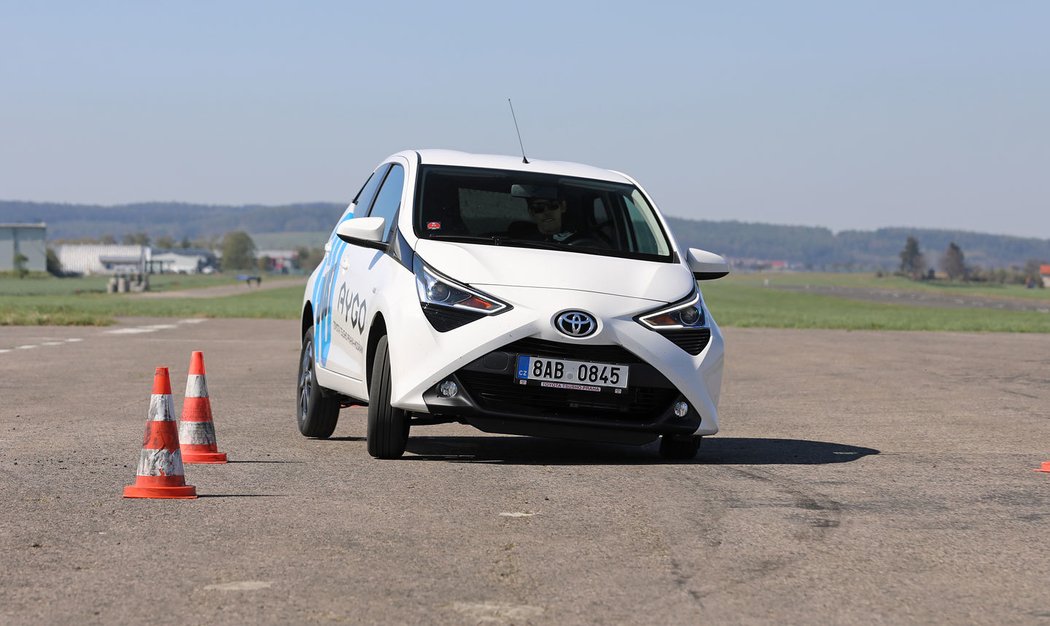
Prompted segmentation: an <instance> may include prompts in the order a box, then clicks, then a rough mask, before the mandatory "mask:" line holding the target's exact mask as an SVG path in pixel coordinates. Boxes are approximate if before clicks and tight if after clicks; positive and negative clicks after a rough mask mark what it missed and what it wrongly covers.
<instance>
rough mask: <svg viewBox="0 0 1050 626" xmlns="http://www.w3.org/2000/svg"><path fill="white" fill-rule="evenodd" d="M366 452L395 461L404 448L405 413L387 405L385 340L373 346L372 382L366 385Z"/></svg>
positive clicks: (388, 354)
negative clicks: (374, 347)
mask: <svg viewBox="0 0 1050 626" xmlns="http://www.w3.org/2000/svg"><path fill="white" fill-rule="evenodd" d="M367 438H368V453H369V454H371V455H372V456H374V457H375V458H377V459H396V458H398V457H399V456H401V455H402V454H404V453H405V446H406V445H408V412H407V411H403V410H401V409H395V408H394V407H392V406H390V353H389V351H388V350H387V340H386V337H385V336H384V337H381V338H380V339H379V343H377V344H376V354H375V360H374V361H373V362H372V380H371V383H370V384H369V386H368V433H367Z"/></svg>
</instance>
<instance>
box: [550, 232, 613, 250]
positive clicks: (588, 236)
mask: <svg viewBox="0 0 1050 626" xmlns="http://www.w3.org/2000/svg"><path fill="white" fill-rule="evenodd" d="M562 243H564V244H565V245H568V246H585V247H590V248H612V247H614V246H613V245H612V242H611V241H609V240H608V239H606V238H605V236H604V235H602V234H601V233H599V232H590V233H573V234H572V235H571V236H569V237H568V238H567V239H565V240H564V241H563V242H562Z"/></svg>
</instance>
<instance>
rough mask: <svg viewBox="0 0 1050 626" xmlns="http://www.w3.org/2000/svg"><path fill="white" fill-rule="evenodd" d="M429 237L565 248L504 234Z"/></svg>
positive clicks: (529, 246)
mask: <svg viewBox="0 0 1050 626" xmlns="http://www.w3.org/2000/svg"><path fill="white" fill-rule="evenodd" d="M427 239H434V240H439V241H458V242H462V243H484V244H491V245H493V246H504V245H507V246H517V247H520V248H540V249H542V250H564V249H565V246H564V245H560V244H557V243H551V242H548V241H534V240H532V239H515V238H514V237H506V236H504V235H430V236H429V237H427Z"/></svg>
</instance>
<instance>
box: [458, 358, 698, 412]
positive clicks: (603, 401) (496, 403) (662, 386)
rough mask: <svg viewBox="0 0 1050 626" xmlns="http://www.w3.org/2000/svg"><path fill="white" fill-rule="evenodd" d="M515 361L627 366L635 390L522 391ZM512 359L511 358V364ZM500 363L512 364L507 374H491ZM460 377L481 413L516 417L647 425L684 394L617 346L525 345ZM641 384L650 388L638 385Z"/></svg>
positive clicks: (528, 387)
mask: <svg viewBox="0 0 1050 626" xmlns="http://www.w3.org/2000/svg"><path fill="white" fill-rule="evenodd" d="M500 354H502V355H505V356H503V357H502V358H501V359H496V358H493V355H500ZM515 355H529V356H543V357H550V358H557V359H567V360H573V361H590V362H599V363H616V364H627V365H630V366H631V374H630V378H629V379H628V383H629V385H630V386H629V387H628V388H627V389H625V390H624V391H623V392H622V393H619V394H617V393H612V392H601V393H599V392H593V391H576V390H572V389H556V388H550V387H538V386H533V385H522V384H520V383H519V382H518V381H516V380H514V376H513V366H512V364H513V363H514V359H513V357H514V356H515ZM507 356H509V357H511V358H506V357H507ZM499 362H506V363H507V368H506V370H505V371H503V372H496V371H491V369H490V366H489V365H488V364H490V363H499ZM485 370H489V371H485ZM456 376H457V378H459V381H460V382H461V383H462V384H463V387H464V388H465V389H466V391H467V393H468V394H469V395H470V396H471V397H472V398H473V399H474V401H475V402H476V403H477V404H478V405H479V407H480V408H482V409H484V410H490V411H498V412H504V413H514V414H529V415H537V416H540V415H544V416H551V417H587V418H592V419H594V418H598V419H609V420H613V421H630V422H647V421H652V420H655V419H656V418H658V417H659V416H660V415H662V414H663V413H664V412H665V411H667V409H668V407H670V406H671V403H672V402H673V401H674V400H675V398H676V397H677V396H678V390H677V389H675V387H674V385H673V384H671V381H669V380H667V378H666V377H665V376H663V375H662V374H660V373H659V372H658V371H657V370H656V369H655V368H653V367H652V366H650V365H648V364H646V363H644V362H643V361H642V360H641V359H640V358H638V357H637V356H635V355H634V354H632V353H631V352H629V351H628V350H626V349H625V348H623V347H622V346H617V345H588V344H573V343H562V342H558V341H547V340H544V339H534V338H529V339H521V340H518V341H515V342H513V343H510V344H508V345H506V346H503V347H502V348H500V349H499V350H496V351H495V352H493V353H489V354H488V355H486V356H483V357H481V358H480V359H477V360H475V361H474V362H473V363H472V364H471V365H468V366H467V367H465V368H463V369H461V370H459V371H458V372H456ZM632 381H635V382H632ZM638 382H642V383H644V384H641V385H640V384H637V383H638Z"/></svg>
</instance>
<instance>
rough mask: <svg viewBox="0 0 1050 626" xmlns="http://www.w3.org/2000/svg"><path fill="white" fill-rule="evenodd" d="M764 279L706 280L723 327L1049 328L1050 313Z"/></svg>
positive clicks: (707, 292)
mask: <svg viewBox="0 0 1050 626" xmlns="http://www.w3.org/2000/svg"><path fill="white" fill-rule="evenodd" d="M762 284H763V283H762V282H760V281H755V280H753V279H752V278H751V277H744V278H743V279H741V278H739V277H738V278H729V279H723V280H720V281H713V282H710V283H704V284H703V286H702V288H703V291H704V299H705V301H706V302H707V306H708V308H709V309H710V310H711V313H712V315H714V317H715V319H716V320H717V321H718V323H719V324H720V325H722V326H740V327H764V328H838V329H845V330H943V331H977V332H1025V333H1050V314H1047V313H1039V312H1036V311H1002V310H997V309H984V308H980V309H978V308H936V307H920V306H907V305H902V304H882V303H878V302H868V301H862V300H851V299H848V298H841V297H835V296H827V295H818V294H810V293H804V292H797V291H779V290H777V289H769V288H765V287H763V286H762ZM839 286H842V285H839ZM846 286H849V285H846ZM1039 291H1045V290H1039Z"/></svg>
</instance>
